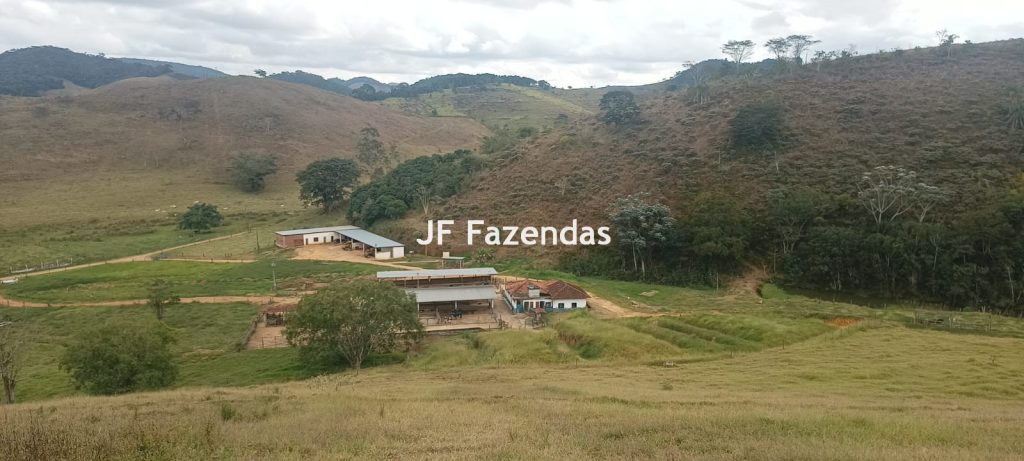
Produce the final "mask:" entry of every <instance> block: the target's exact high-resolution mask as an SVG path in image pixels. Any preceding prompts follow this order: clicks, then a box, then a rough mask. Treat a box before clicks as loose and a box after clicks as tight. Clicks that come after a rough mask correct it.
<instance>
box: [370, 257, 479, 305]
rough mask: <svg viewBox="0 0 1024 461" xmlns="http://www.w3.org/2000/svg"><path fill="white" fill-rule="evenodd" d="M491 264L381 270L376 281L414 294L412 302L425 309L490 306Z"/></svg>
mask: <svg viewBox="0 0 1024 461" xmlns="http://www.w3.org/2000/svg"><path fill="white" fill-rule="evenodd" d="M497 273H498V272H497V271H496V270H494V268H493V267H480V268H471V269H423V270H415V271H383V272H378V273H377V280H381V281H386V282H391V283H393V284H395V285H397V286H398V287H400V288H403V289H405V291H407V292H409V293H411V294H413V295H415V296H416V304H417V305H418V306H419V307H420V310H421V311H423V310H424V309H427V308H434V309H437V308H455V309H461V308H464V307H473V306H475V307H483V306H486V307H487V308H492V307H494V283H493V278H494V275H496V274H497Z"/></svg>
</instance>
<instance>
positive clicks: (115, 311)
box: [0, 303, 298, 401]
mask: <svg viewBox="0 0 1024 461" xmlns="http://www.w3.org/2000/svg"><path fill="white" fill-rule="evenodd" d="M256 312H257V307H256V306H253V305H251V304H241V303H236V304H182V305H179V306H173V307H171V308H169V309H167V312H166V316H165V318H164V322H165V323H166V325H167V326H168V327H170V328H171V330H172V331H173V333H174V336H175V339H176V341H177V342H176V343H175V344H174V345H173V350H174V352H175V353H176V355H177V356H178V361H179V364H180V366H181V370H180V372H181V375H180V377H179V379H178V383H177V384H178V385H218V384H227V383H232V384H243V383H244V384H250V383H257V382H265V381H267V380H271V379H273V380H280V379H286V378H291V377H295V376H297V375H298V374H297V371H296V369H295V361H294V351H292V350H290V349H283V350H280V351H268V350H261V351H245V353H242V352H236V346H237V345H238V343H239V341H241V340H242V336H243V335H244V334H245V332H246V329H247V328H248V326H249V322H250V321H251V320H252V318H253V317H254V316H255V315H256ZM0 320H3V321H13V322H15V324H16V325H19V326H20V327H22V328H26V329H27V330H28V334H29V345H28V357H27V360H26V366H25V369H24V370H23V371H22V378H21V381H20V382H19V383H18V395H17V397H18V399H19V400H20V401H30V400H39V399H46V398H52V397H58V396H66V395H71V394H75V393H76V392H77V391H76V390H75V389H74V387H73V385H72V382H71V381H70V379H69V378H68V376H67V374H66V373H64V372H63V371H61V370H59V369H58V361H59V359H60V356H61V354H63V352H64V349H65V348H66V347H67V345H68V344H69V341H72V340H73V338H74V337H75V336H76V335H77V334H79V333H81V332H82V331H85V330H88V329H90V328H95V327H98V326H100V325H103V324H107V323H115V324H121V325H127V326H129V327H130V325H136V324H141V323H144V322H151V321H155V316H154V314H153V312H152V311H151V310H150V309H148V308H146V307H142V306H132V307H67V308H35V309H16V308H0ZM250 352H252V353H250ZM282 358H283V359H287V360H286V362H287V363H288V364H289V365H290V366H282V365H284V363H283V361H282ZM239 375H241V376H239ZM240 378H241V379H240Z"/></svg>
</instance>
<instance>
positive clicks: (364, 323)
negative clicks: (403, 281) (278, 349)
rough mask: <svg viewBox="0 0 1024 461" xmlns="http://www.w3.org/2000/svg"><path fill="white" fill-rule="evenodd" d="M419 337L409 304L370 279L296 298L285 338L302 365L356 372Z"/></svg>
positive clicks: (403, 296)
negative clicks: (339, 367) (372, 358)
mask: <svg viewBox="0 0 1024 461" xmlns="http://www.w3.org/2000/svg"><path fill="white" fill-rule="evenodd" d="M422 333H423V325H422V324H420V321H419V313H418V309H417V306H416V301H415V299H414V298H413V297H412V296H411V295H409V294H408V293H406V292H405V291H404V290H402V289H400V288H398V287H396V286H394V285H392V284H389V283H382V282H378V281H375V280H365V279H356V280H352V281H349V282H341V283H336V284H334V285H331V286H329V287H327V288H325V289H322V290H320V291H318V292H316V293H315V294H312V295H308V296H305V297H303V298H302V301H300V302H299V307H298V309H297V310H296V311H295V313H294V314H292V315H291V316H290V317H289V319H288V326H287V328H286V329H285V336H286V337H287V338H288V341H289V342H290V343H292V344H293V345H296V346H298V347H299V352H300V357H302V359H303V360H304V361H306V362H307V363H321V364H323V363H326V364H338V363H341V362H342V361H345V362H348V364H349V365H351V366H352V368H355V369H356V370H358V369H360V368H361V367H362V365H363V362H364V361H365V360H366V358H367V357H369V355H370V354H371V353H383V352H390V351H391V350H393V349H394V348H395V347H396V346H397V345H398V344H399V341H400V340H405V341H417V340H419V338H420V337H421V335H422Z"/></svg>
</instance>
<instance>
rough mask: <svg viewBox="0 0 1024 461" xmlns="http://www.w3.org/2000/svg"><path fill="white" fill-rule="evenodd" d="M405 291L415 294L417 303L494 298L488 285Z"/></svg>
mask: <svg viewBox="0 0 1024 461" xmlns="http://www.w3.org/2000/svg"><path fill="white" fill-rule="evenodd" d="M406 291H407V292H409V293H412V294H414V295H415V296H416V302H418V303H443V302H451V301H477V300H482V299H483V300H486V299H493V298H494V287H493V286H490V285H483V286H476V287H437V288H408V289H406Z"/></svg>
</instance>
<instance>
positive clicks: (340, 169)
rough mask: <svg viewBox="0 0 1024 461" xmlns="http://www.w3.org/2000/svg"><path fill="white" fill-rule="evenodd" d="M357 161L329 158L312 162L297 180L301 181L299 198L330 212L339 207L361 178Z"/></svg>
mask: <svg viewBox="0 0 1024 461" xmlns="http://www.w3.org/2000/svg"><path fill="white" fill-rule="evenodd" d="M359 174H360V173H359V167H358V166H357V165H356V162H353V161H352V160H348V159H343V158H337V157H335V158H329V159H327V160H318V161H315V162H313V163H310V164H309V166H307V167H306V169H305V170H302V171H300V172H299V173H298V174H297V175H296V176H295V180H296V181H298V183H299V199H300V200H302V202H303V203H305V204H306V205H312V206H318V207H320V208H321V209H323V211H324V213H328V212H331V211H334V210H336V209H338V207H340V206H341V202H342V201H344V200H345V197H346V196H347V195H348V191H349V189H351V188H352V187H353V186H355V184H356V181H358V180H359Z"/></svg>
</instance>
